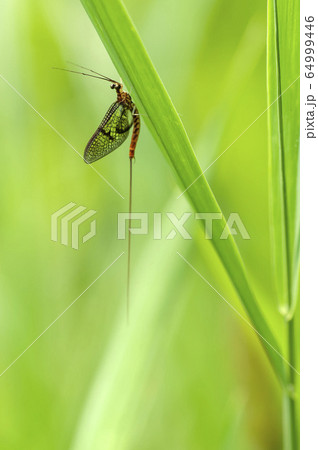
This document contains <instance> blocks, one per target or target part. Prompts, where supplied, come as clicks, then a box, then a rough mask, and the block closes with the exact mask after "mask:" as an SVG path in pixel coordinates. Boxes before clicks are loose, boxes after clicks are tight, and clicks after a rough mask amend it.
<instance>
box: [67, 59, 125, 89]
mask: <svg viewBox="0 0 318 450" xmlns="http://www.w3.org/2000/svg"><path fill="white" fill-rule="evenodd" d="M67 62H68V63H69V64H72V65H73V66H76V67H79V68H81V69H84V70H88V71H89V72H92V73H95V74H96V75H99V76H100V77H103V78H104V80H107V81H110V82H111V83H117V84H119V83H118V81H115V80H112V79H111V78H108V77H106V75H103V74H102V73H99V72H95V70H92V69H88V68H87V67H84V66H81V65H80V64H75V63H73V62H71V61H67ZM80 73H81V72H80ZM120 84H122V82H121V83H120Z"/></svg>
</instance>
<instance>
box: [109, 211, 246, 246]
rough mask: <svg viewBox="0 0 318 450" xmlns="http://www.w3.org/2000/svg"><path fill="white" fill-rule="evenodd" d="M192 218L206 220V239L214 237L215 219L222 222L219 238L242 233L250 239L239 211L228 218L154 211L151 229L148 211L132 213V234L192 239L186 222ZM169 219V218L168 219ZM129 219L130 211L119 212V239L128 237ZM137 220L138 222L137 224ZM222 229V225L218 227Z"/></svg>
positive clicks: (159, 237)
mask: <svg viewBox="0 0 318 450" xmlns="http://www.w3.org/2000/svg"><path fill="white" fill-rule="evenodd" d="M190 218H192V219H193V218H194V219H195V220H200V221H203V222H204V229H205V239H214V238H215V237H214V236H213V223H214V222H215V221H222V222H221V233H219V235H218V236H216V238H217V239H222V240H223V239H228V237H229V236H230V235H231V236H234V235H241V237H242V239H250V235H249V234H248V231H247V229H246V228H245V226H244V223H243V221H242V219H241V218H240V216H239V214H238V213H234V212H233V213H231V214H230V215H229V217H228V219H227V220H226V219H225V218H224V217H223V216H222V214H221V213H196V214H192V213H190V212H185V213H183V214H182V215H181V217H179V218H178V217H177V216H176V215H175V214H174V213H172V212H167V213H165V214H162V213H153V220H152V222H153V227H152V229H151V230H150V227H149V214H148V213H132V214H131V220H132V221H133V224H134V226H132V227H131V228H130V232H131V234H143V235H148V234H149V233H152V235H153V239H155V240H159V239H167V240H171V239H174V238H175V237H176V236H177V234H179V236H181V237H182V238H183V239H192V236H191V235H190V233H189V231H188V230H187V229H186V228H185V225H186V222H188V220H189V219H190ZM163 219H164V220H166V222H167V223H168V226H169V228H170V229H169V233H168V234H166V235H163V234H164V233H163V231H162V228H163V227H162V221H163ZM167 219H168V220H167ZM128 221H129V213H119V214H118V222H117V224H118V228H117V239H125V238H126V228H127V224H128ZM136 221H137V222H138V223H137V224H136ZM218 229H219V231H220V227H218Z"/></svg>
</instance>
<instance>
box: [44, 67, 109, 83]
mask: <svg viewBox="0 0 318 450" xmlns="http://www.w3.org/2000/svg"><path fill="white" fill-rule="evenodd" d="M52 69H55V70H64V72H71V73H78V74H79V75H85V76H86V77H92V78H99V79H100V80H106V81H113V80H110V79H109V78H106V77H104V76H102V77H97V76H96V75H91V74H90V73H85V72H78V71H77V70H69V69H63V68H61V67H52ZM115 83H117V81H115Z"/></svg>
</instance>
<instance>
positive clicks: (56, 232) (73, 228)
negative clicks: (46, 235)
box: [51, 202, 96, 250]
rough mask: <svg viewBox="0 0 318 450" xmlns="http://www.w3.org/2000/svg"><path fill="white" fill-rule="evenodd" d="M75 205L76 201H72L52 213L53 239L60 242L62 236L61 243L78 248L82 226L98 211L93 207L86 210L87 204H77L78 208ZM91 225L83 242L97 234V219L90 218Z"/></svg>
mask: <svg viewBox="0 0 318 450" xmlns="http://www.w3.org/2000/svg"><path fill="white" fill-rule="evenodd" d="M75 206H76V203H73V202H70V203H68V204H67V205H65V206H63V207H62V208H60V209H59V210H58V211H56V212H55V213H53V214H52V215H51V240H52V241H55V242H58V240H59V237H60V243H61V244H63V245H69V246H71V247H72V248H74V249H75V250H78V248H79V243H80V233H79V232H80V226H81V225H82V224H83V223H86V222H87V221H89V220H90V219H91V217H92V216H94V215H95V214H96V211H95V210H93V209H90V210H88V211H86V209H87V208H86V207H85V206H77V208H75ZM84 211H86V212H85V213H84ZM82 213H84V214H82ZM89 225H90V230H89V232H88V233H86V234H85V235H84V236H83V237H82V243H83V244H84V243H85V242H87V241H88V240H89V239H91V238H92V237H94V236H95V234H96V220H95V219H94V220H90V222H89Z"/></svg>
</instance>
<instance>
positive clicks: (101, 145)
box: [84, 102, 133, 164]
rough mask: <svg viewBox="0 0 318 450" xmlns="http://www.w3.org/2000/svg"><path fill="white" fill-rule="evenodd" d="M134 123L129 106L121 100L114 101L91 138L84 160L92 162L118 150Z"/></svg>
mask: <svg viewBox="0 0 318 450" xmlns="http://www.w3.org/2000/svg"><path fill="white" fill-rule="evenodd" d="M132 124H133V116H132V113H131V111H130V110H129V108H127V107H126V106H125V105H124V104H123V103H120V102H115V103H113V104H112V105H111V106H110V108H109V109H108V111H107V113H106V114H105V117H104V118H103V120H102V122H101V124H100V125H99V127H98V128H97V130H96V131H95V133H94V134H93V136H92V137H91V139H90V140H89V142H88V144H87V146H86V148H85V152H84V161H85V162H86V163H88V164H90V163H92V162H94V161H97V160H98V159H100V158H103V157H104V156H106V155H108V154H109V153H111V152H112V151H114V150H116V148H118V147H119V146H120V145H121V144H122V143H123V142H124V141H125V139H126V138H127V136H128V134H129V129H130V128H131V126H132Z"/></svg>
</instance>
